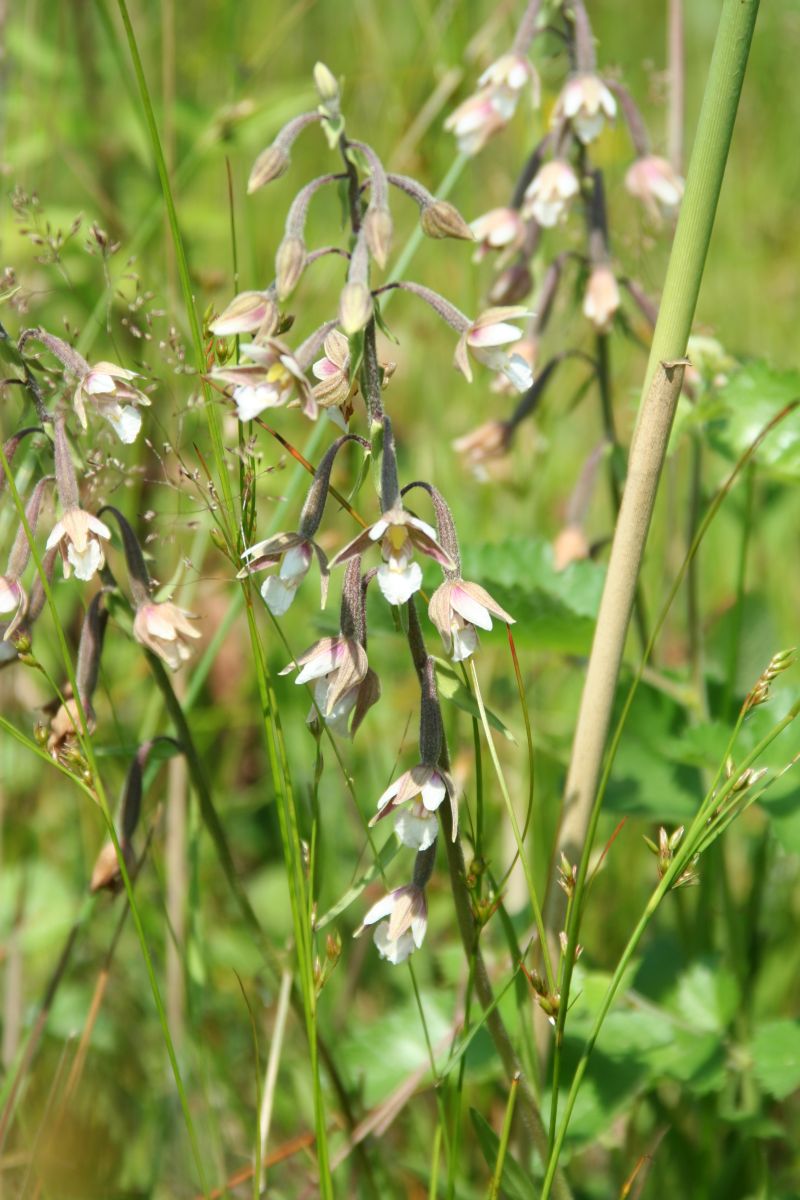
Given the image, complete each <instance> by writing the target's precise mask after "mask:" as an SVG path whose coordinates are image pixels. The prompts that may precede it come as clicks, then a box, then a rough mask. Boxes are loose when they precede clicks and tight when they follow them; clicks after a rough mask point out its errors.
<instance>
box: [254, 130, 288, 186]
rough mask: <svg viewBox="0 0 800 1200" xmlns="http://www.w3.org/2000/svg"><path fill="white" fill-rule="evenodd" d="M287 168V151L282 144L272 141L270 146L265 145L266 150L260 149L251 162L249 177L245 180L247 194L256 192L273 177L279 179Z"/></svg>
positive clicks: (270, 181)
mask: <svg viewBox="0 0 800 1200" xmlns="http://www.w3.org/2000/svg"><path fill="white" fill-rule="evenodd" d="M288 169H289V153H288V151H287V150H285V149H284V148H283V146H280V145H278V144H277V143H276V142H273V144H272V145H271V146H267V148H266V150H262V151H261V153H260V154H259V156H258V158H257V159H256V161H255V162H254V163H253V169H252V171H251V172H250V178H249V179H248V180H247V193H248V195H250V194H251V193H252V192H257V191H258V189H259V188H262V187H264V185H265V184H267V183H272V181H273V179H280V177H281V175H285V174H286V172H287V171H288Z"/></svg>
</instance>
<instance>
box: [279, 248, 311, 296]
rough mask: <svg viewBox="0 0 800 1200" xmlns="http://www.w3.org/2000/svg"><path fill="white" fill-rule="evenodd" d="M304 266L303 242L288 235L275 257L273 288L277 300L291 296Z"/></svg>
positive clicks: (304, 250)
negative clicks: (274, 288)
mask: <svg viewBox="0 0 800 1200" xmlns="http://www.w3.org/2000/svg"><path fill="white" fill-rule="evenodd" d="M305 265H306V247H305V242H304V241H303V239H302V238H299V237H295V236H293V235H292V234H290V235H289V236H288V237H285V238H284V239H283V241H282V242H281V244H280V246H279V247H278V252H277V254H276V255H275V286H276V289H277V292H278V299H279V300H285V299H286V297H287V296H290V295H291V294H292V292H293V291H294V289H295V288H296V287H297V284H298V282H299V280H300V276H301V275H302V274H303V268H304V267H305Z"/></svg>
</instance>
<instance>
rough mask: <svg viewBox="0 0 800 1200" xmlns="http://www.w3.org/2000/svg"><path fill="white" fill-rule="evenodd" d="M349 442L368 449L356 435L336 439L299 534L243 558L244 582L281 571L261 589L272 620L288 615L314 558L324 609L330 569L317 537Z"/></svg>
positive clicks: (260, 545) (273, 540)
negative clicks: (333, 479)
mask: <svg viewBox="0 0 800 1200" xmlns="http://www.w3.org/2000/svg"><path fill="white" fill-rule="evenodd" d="M347 442H358V443H359V444H360V445H362V446H364V447H365V448H366V449H368V448H369V442H367V441H366V440H365V439H364V438H362V437H359V436H358V435H357V434H354V433H346V434H344V435H343V436H342V437H340V438H337V440H336V441H335V442H334V443H333V445H332V446H331V447H330V448H329V449H328V450H327V452H326V453H325V455H324V456H323V458H322V460H321V461H320V464H319V466H318V467H317V470H316V472H315V474H314V479H313V482H312V484H311V487H310V488H309V489H308V495H307V496H306V499H305V503H304V504H303V509H302V511H301V513H300V521H299V525H298V529H297V531H296V532H291V533H286V532H282V533H275V534H272V536H271V537H268V538H265V539H264V541H261V542H256V543H255V544H254V545H253V546H249V547H248V548H247V549H246V550H245V551H244V552H243V554H242V558H243V559H244V561H245V566H244V567H243V568H242V570H241V571H240V572H239V575H238V578H240V579H242V578H244V577H246V576H247V575H251V574H253V572H255V571H264V570H269V568H271V567H276V566H277V567H278V572H277V574H276V575H270V576H269V578H268V579H265V580H264V583H263V584H262V585H261V596H262V598H263V600H264V603H265V604H266V606H267V608H268V609H269V610H270V612H271V613H272V615H273V616H275V617H281V616H283V614H284V613H285V612H287V611H288V609H289V607H290V606H291V604H292V601H293V600H294V598H295V596H296V594H297V589H298V588H299V587H300V584H301V583H302V582H303V580H304V579H305V577H306V575H307V574H308V571H309V568H310V566H311V563H312V560H313V557H314V555H316V557H317V561H318V563H319V570H320V581H321V596H320V600H321V607H322V608H324V607H325V601H326V599H327V595H328V578H329V567H328V558H327V555H326V554H325V552H324V550H323V549H322V548H321V547H320V546H318V545H317V543H316V542H315V540H314V535H315V533H316V532H317V530H318V529H319V526H320V522H321V521H322V517H323V514H324V512H325V502H326V500H327V498H328V488H329V486H330V478H331V471H332V470H333V464H334V460H335V458H336V455H337V454H338V453H339V451H340V450H341V448H342V446H344V445H345V444H346V443H347Z"/></svg>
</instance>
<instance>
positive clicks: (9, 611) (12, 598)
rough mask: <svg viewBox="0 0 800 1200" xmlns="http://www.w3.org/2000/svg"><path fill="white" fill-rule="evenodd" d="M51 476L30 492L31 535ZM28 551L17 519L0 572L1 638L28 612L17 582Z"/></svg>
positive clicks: (28, 519) (27, 514)
mask: <svg viewBox="0 0 800 1200" xmlns="http://www.w3.org/2000/svg"><path fill="white" fill-rule="evenodd" d="M53 480H54V476H53V475H46V476H45V477H44V478H43V479H40V480H39V482H38V483H37V484H36V487H35V488H34V489H33V492H32V493H31V497H30V499H29V501H28V504H27V507H26V509H25V522H26V524H27V526H28V529H29V530H30V532H31V536H33V535H34V534H35V532H36V526H37V524H38V521H39V510H40V509H41V506H42V498H43V496H44V491H45V488H46V487H48V486H49V485H50V484H51V483H52V482H53ZM30 554H31V545H30V542H29V540H28V534H27V531H26V529H25V525H24V524H23V523H22V522H20V526H19V529H18V531H17V536H16V538H15V539H14V544H13V545H12V547H11V551H10V553H9V555H8V562H7V564H6V570H5V574H4V575H0V617H3V618H6V619H7V624H5V630H4V632H3V641H4V642H6V641H9V640H10V639H11V638H13V637H14V635H15V633H17V631H18V630H19V628H20V626H21V625H22V624H23V622H24V621H25V617H26V615H27V612H28V597H27V595H26V593H25V589H24V588H23V586H22V584H21V583H20V579H21V578H22V575H23V572H24V571H25V568H26V567H27V565H28V560H29V558H30ZM4 623H5V622H4Z"/></svg>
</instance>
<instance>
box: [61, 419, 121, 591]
mask: <svg viewBox="0 0 800 1200" xmlns="http://www.w3.org/2000/svg"><path fill="white" fill-rule="evenodd" d="M53 442H54V451H55V468H56V486H57V488H58V496H59V499H60V501H61V508H62V516H61V520H60V521H57V522H56V524H55V525H54V527H53V529H52V531H51V533H50V536H49V537H48V539H47V544H46V547H45V548H46V549H47V550H53V549H56V548H57V549H58V552H59V554H60V555H61V564H62V567H63V571H64V578H65V579H68V578H69V576H70V574H71V572H72V571H73V570H74V571H75V575H76V577H77V578H78V579H81V580H83V581H84V582H88V581H89V580H90V579H92V578H93V577H94V575H95V574H96V573H97V572H98V571H99V570H100V569H101V567H102V566H103V565H104V563H105V550H104V548H103V541H108V539H109V538H110V537H111V530H110V529H109V528H108V526H107V525H104V524H103V522H102V521H100V520H99V519H98V518H97V517H94V516H92V514H91V513H88V512H85V511H84V509H82V508H81V506H80V502H79V499H78V480H77V478H76V476H75V468H74V467H73V465H72V457H71V454H70V448H69V443H68V441H67V431H66V426H65V418H64V414H63V413H57V414H56V416H55V419H54V422H53ZM101 539H102V540H101Z"/></svg>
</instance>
